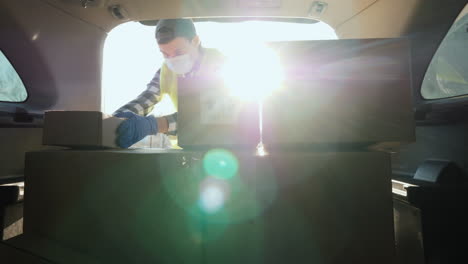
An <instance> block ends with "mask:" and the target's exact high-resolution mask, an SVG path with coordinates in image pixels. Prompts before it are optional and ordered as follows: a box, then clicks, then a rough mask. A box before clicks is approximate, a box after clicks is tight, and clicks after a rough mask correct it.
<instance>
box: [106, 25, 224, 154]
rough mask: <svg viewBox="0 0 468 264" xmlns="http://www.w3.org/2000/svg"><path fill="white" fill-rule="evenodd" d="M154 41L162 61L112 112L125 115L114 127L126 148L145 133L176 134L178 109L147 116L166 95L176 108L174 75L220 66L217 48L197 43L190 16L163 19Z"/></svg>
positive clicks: (118, 138) (220, 59)
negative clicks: (140, 89)
mask: <svg viewBox="0 0 468 264" xmlns="http://www.w3.org/2000/svg"><path fill="white" fill-rule="evenodd" d="M156 40H157V42H158V45H159V50H160V51H161V53H162V54H163V55H164V59H165V61H164V63H163V65H162V66H161V68H160V69H159V70H158V71H157V72H156V74H155V76H154V78H153V79H152V80H151V82H150V83H149V84H148V86H147V87H148V88H147V89H146V90H145V91H144V92H143V93H142V94H140V95H139V96H138V97H137V98H136V99H135V100H133V101H131V102H129V103H128V104H126V105H124V106H122V107H121V108H119V109H118V110H117V111H115V112H114V116H116V117H122V118H127V120H125V121H124V122H122V124H121V125H120V126H119V128H118V129H117V144H118V145H119V146H120V147H122V148H128V147H130V146H131V145H133V144H135V143H136V142H138V141H140V140H142V139H143V138H144V137H146V136H148V135H155V134H157V133H165V134H169V135H176V133H177V123H176V122H177V112H176V113H174V114H172V115H169V116H165V117H159V118H156V117H154V116H152V115H148V114H149V113H150V112H151V111H152V110H153V108H154V105H155V104H156V103H158V102H159V100H160V99H161V98H162V96H163V95H165V94H167V95H168V96H169V98H171V100H172V103H173V104H174V106H175V107H176V109H177V78H185V77H188V76H194V75H198V74H201V73H210V72H213V71H216V70H217V69H219V67H220V65H221V64H222V61H223V56H222V55H221V54H220V53H219V52H218V51H216V50H213V49H206V48H203V47H202V46H201V45H200V39H199V37H198V36H197V33H196V30H195V26H194V24H193V22H192V20H191V19H163V20H160V21H159V23H158V25H157V26H156Z"/></svg>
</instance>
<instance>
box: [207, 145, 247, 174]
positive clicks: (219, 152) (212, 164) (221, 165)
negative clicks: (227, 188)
mask: <svg viewBox="0 0 468 264" xmlns="http://www.w3.org/2000/svg"><path fill="white" fill-rule="evenodd" d="M203 167H204V169H205V172H206V174H208V175H212V176H214V177H216V178H220V179H229V178H232V177H233V176H234V175H236V174H237V171H238V169H239V163H238V161H237V158H236V157H235V156H234V155H233V154H232V153H231V152H229V151H227V150H224V149H212V150H210V151H208V152H207V153H206V154H205V156H204V157H203Z"/></svg>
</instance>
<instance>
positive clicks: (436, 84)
mask: <svg viewBox="0 0 468 264" xmlns="http://www.w3.org/2000/svg"><path fill="white" fill-rule="evenodd" d="M467 9H468V5H467V6H466V7H465V9H464V11H462V14H461V15H460V17H459V18H458V19H457V20H456V22H455V23H454V24H453V25H452V27H451V28H450V30H449V31H448V33H447V35H446V36H445V38H444V40H443V41H442V43H441V44H440V47H439V49H438V50H437V52H436V53H435V55H434V57H433V59H432V62H431V64H430V65H429V68H428V70H427V72H426V76H425V77H424V81H423V84H422V87H421V95H422V97H423V98H424V99H442V98H449V97H456V96H461V95H466V94H468V14H467V13H466V11H468V10H467Z"/></svg>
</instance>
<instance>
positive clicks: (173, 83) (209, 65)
mask: <svg viewBox="0 0 468 264" xmlns="http://www.w3.org/2000/svg"><path fill="white" fill-rule="evenodd" d="M202 52H203V54H202V58H201V61H200V65H199V67H198V69H197V71H196V72H194V73H193V74H195V75H198V74H203V73H212V72H214V71H216V70H217V69H219V67H220V65H221V64H222V62H223V61H224V56H223V55H222V54H221V53H220V52H219V51H218V50H216V49H207V48H203V51H202ZM189 74H190V73H189ZM159 85H160V86H159V87H160V89H161V98H162V97H163V96H164V95H165V94H167V95H169V98H171V101H172V103H173V104H174V107H175V109H176V110H177V109H178V102H177V74H176V73H174V72H173V71H171V70H170V69H169V68H168V67H167V65H166V63H163V65H162V67H161V74H160V77H159Z"/></svg>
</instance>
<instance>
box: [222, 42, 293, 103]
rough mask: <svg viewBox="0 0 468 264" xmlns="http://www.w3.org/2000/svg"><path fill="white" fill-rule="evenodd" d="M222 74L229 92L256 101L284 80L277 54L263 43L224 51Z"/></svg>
mask: <svg viewBox="0 0 468 264" xmlns="http://www.w3.org/2000/svg"><path fill="white" fill-rule="evenodd" d="M226 56H227V60H226V64H225V66H224V68H223V70H222V76H223V78H224V82H225V85H226V87H228V88H229V90H230V92H231V95H232V96H235V97H238V98H240V99H243V100H246V101H260V100H262V99H263V98H265V97H267V96H268V95H270V94H271V93H272V92H273V91H274V90H276V89H278V88H279V87H280V86H281V84H282V82H283V79H284V73H283V70H282V67H281V63H280V60H279V57H278V56H277V55H276V54H275V52H274V51H273V50H272V49H270V48H268V47H266V46H265V45H259V44H258V45H252V46H249V47H245V48H238V49H236V51H234V52H233V51H231V52H227V54H226Z"/></svg>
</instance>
